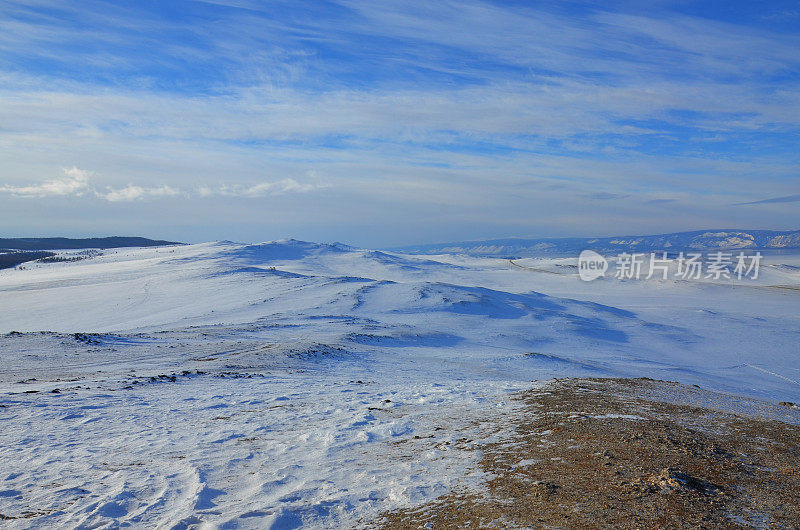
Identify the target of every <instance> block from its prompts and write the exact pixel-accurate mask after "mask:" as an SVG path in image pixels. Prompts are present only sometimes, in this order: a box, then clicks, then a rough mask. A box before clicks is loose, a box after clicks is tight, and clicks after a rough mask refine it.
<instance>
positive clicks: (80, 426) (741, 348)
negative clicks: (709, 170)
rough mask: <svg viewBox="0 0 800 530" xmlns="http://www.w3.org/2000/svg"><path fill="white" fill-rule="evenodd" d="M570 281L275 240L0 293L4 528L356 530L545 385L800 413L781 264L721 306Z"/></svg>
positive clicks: (702, 298) (121, 258)
mask: <svg viewBox="0 0 800 530" xmlns="http://www.w3.org/2000/svg"><path fill="white" fill-rule="evenodd" d="M574 264H575V260H574V259H552V258H551V259H525V260H517V261H515V262H514V263H511V262H509V261H508V260H504V259H496V258H475V257H466V256H457V255H439V256H405V255H400V254H391V253H384V252H378V251H365V250H357V249H352V248H349V247H346V246H343V245H318V244H312V243H304V242H299V241H293V240H284V241H277V242H271V243H264V244H260V245H240V244H234V243H227V242H219V243H208V244H202V245H190V246H177V247H160V248H148V249H124V250H108V251H104V253H103V255H101V256H98V257H94V258H92V259H87V260H82V261H77V262H71V263H47V264H38V263H37V264H26V265H25V266H24V267H23V268H22V269H19V268H18V269H13V270H5V271H0V333H2V334H3V335H2V336H0V514H3V516H5V517H8V518H9V519H6V520H4V521H3V523H4V524H9V525H10V526H11V527H29V526H41V525H46V526H67V527H69V526H84V527H95V526H103V525H112V526H116V525H125V524H130V525H133V526H148V527H150V526H155V527H164V528H172V527H177V528H182V527H183V528H185V527H191V526H193V525H198V526H202V525H211V526H221V527H226V528H227V527H232V528H234V527H235V528H239V527H254V528H263V527H269V526H273V527H275V528H294V527H298V526H300V525H301V524H305V525H311V526H330V527H339V526H343V525H344V526H348V525H356V524H359V523H363V522H366V521H369V520H370V518H372V517H375V516H376V515H377V514H379V513H380V512H381V511H384V510H388V509H392V508H396V507H399V506H406V505H409V504H413V503H416V502H422V501H424V500H426V499H428V498H430V497H431V496H436V495H439V494H441V493H443V492H445V491H447V490H448V488H451V487H453V486H455V485H456V481H457V480H459V479H460V478H462V477H464V476H467V477H472V479H474V483H475V484H477V483H479V480H478V478H479V476H478V473H477V472H475V471H472V472H471V473H470V472H469V470H470V469H472V467H471V466H473V464H474V463H475V461H476V459H477V457H478V454H479V452H478V451H469V450H465V449H469V448H474V447H477V445H476V444H477V442H479V441H481V440H485V439H490V438H491V437H492V436H501V435H502V432H491V431H489V430H488V427H486V426H485V425H484V426H482V425H480V424H478V423H476V420H480V419H481V418H497V417H501V418H502V416H503V415H504V414H509V413H511V412H513V408H514V406H513V405H512V402H510V401H509V400H508V394H509V393H510V392H513V391H514V390H518V389H522V388H529V387H530V386H532V384H534V383H531V381H536V380H545V379H550V378H553V377H564V376H579V375H580V376H587V375H588V376H624V377H628V376H648V377H653V378H658V379H668V380H676V381H681V382H684V383H690V384H697V385H700V386H702V387H704V388H710V389H714V390H718V391H722V392H728V393H733V394H743V395H749V396H752V397H757V398H762V399H768V400H780V401H800V383H799V381H800V362H798V361H800V348H799V347H798V344H800V315H798V313H799V312H798V309H800V257H799V256H797V255H792V254H777V255H770V256H767V258H766V260H765V265H764V266H763V267H762V270H761V274H760V277H759V279H758V280H744V281H741V282H734V283H732V282H730V281H720V282H693V281H680V280H656V279H652V280H646V281H644V280H642V281H636V280H630V281H620V280H616V279H613V278H605V279H599V280H596V281H594V282H590V283H587V282H582V281H581V280H580V279H579V278H578V275H577V270H576V269H575V267H574ZM76 333H78V334H79V335H75V334H76ZM83 334H95V335H83ZM501 424H502V422H493V423H492V425H495V426H496V425H501Z"/></svg>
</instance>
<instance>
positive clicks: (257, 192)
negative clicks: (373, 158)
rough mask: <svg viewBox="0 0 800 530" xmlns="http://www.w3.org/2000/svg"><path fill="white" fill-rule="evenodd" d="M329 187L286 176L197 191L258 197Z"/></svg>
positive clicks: (208, 194)
mask: <svg viewBox="0 0 800 530" xmlns="http://www.w3.org/2000/svg"><path fill="white" fill-rule="evenodd" d="M325 187H327V186H326V185H324V184H311V183H301V182H298V181H297V180H295V179H293V178H286V179H283V180H278V181H275V182H259V183H257V184H252V185H239V184H236V185H232V186H228V185H225V186H219V187H217V188H211V187H208V186H202V187H200V188H198V190H197V192H198V194H199V195H200V196H201V197H211V196H214V195H221V196H225V197H246V198H257V197H266V196H269V195H280V194H283V193H306V192H309V191H313V190H317V189H321V188H325Z"/></svg>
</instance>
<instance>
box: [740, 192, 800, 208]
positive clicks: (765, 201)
mask: <svg viewBox="0 0 800 530" xmlns="http://www.w3.org/2000/svg"><path fill="white" fill-rule="evenodd" d="M782 202H800V194H797V195H786V196H785V197H774V198H772V199H761V200H760V201H750V202H740V203H738V206H745V205H748V204H776V203H782Z"/></svg>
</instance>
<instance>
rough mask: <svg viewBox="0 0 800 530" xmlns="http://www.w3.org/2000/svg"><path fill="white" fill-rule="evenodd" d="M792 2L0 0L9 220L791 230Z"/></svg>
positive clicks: (374, 232) (457, 234)
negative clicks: (166, 0)
mask: <svg viewBox="0 0 800 530" xmlns="http://www.w3.org/2000/svg"><path fill="white" fill-rule="evenodd" d="M799 194H800V1H774V2H760V3H754V2H740V1H727V2H720V1H714V2H702V1H692V2H680V1H677V2H675V1H673V2H660V1H654V2H633V1H626V0H617V1H615V0H611V1H608V2H596V3H585V2H567V1H562V2H556V1H542V2H521V1H519V2H518V1H506V2H477V1H460V2H448V1H443V2H436V3H431V2H419V3H415V2H395V1H387V0H370V1H359V0H343V1H329V2H257V1H251V0H216V1H206V2H201V1H191V2H190V1H170V2H163V1H137V2H113V1H102V2H100V1H98V2H93V1H76V2H60V1H50V0H39V1H26V2H15V1H13V0H11V1H6V2H3V3H2V4H0V222H1V223H2V225H1V226H2V227H3V230H2V232H3V234H2V235H4V236H34V235H68V236H69V235H72V236H78V235H109V234H112V233H113V234H131V235H134V234H135V235H145V236H153V237H166V238H172V239H179V240H184V241H203V240H212V239H235V240H242V241H260V240H267V239H274V238H279V237H296V238H301V239H309V240H317V241H336V240H338V241H344V242H348V243H353V244H358V245H365V246H391V245H401V244H411V243H425V242H436V241H448V240H462V239H477V238H490V237H508V236H595V235H597V236H602V235H614V234H639V233H658V232H672V231H678V230H684V229H686V230H689V229H702V228H737V227H739V228H753V229H756V228H758V229H790V228H800V195H799Z"/></svg>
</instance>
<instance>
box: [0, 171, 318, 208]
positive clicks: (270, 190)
mask: <svg viewBox="0 0 800 530" xmlns="http://www.w3.org/2000/svg"><path fill="white" fill-rule="evenodd" d="M63 172H64V176H63V177H62V178H59V179H52V180H47V181H45V182H43V183H41V184H34V185H28V186H11V185H3V186H0V193H8V194H11V195H12V196H14V197H18V198H27V199H32V198H43V197H58V196H61V197H67V196H74V197H80V196H83V195H93V196H95V197H97V198H100V199H104V200H106V201H108V202H131V201H137V200H144V199H157V198H165V197H176V196H179V195H183V196H185V197H192V196H194V197H214V196H217V197H242V198H258V197H267V196H270V195H281V194H284V193H306V192H309V191H313V190H317V189H321V188H325V187H327V185H325V184H319V183H307V182H306V183H304V182H299V181H297V180H295V179H293V178H285V179H282V180H276V181H273V182H258V183H255V184H225V185H220V186H217V187H212V186H207V185H206V186H200V187H197V188H194V189H191V190H186V189H182V188H177V187H173V186H169V185H167V184H161V185H158V186H138V185H135V184H128V185H127V186H125V187H122V188H114V187H111V186H106V188H105V190H104V191H102V190H98V189H96V188H95V187H93V186H91V185H90V183H89V176H90V175H91V173H90V172H89V171H84V170H82V169H78V168H77V167H74V166H73V167H72V168H70V169H64V170H63Z"/></svg>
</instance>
